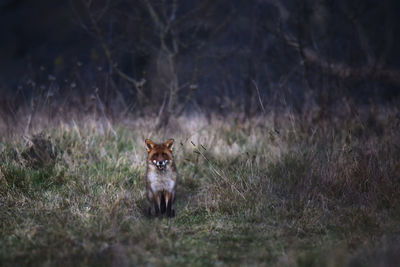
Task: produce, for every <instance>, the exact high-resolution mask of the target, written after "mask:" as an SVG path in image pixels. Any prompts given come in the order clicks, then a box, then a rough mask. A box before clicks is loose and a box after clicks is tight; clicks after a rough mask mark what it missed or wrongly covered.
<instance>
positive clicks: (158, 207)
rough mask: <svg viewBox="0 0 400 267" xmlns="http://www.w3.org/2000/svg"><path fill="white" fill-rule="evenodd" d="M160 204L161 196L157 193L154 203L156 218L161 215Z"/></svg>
mask: <svg viewBox="0 0 400 267" xmlns="http://www.w3.org/2000/svg"><path fill="white" fill-rule="evenodd" d="M160 202H161V199H160V194H159V193H157V194H156V196H155V201H154V210H155V213H156V216H158V215H159V214H160Z"/></svg>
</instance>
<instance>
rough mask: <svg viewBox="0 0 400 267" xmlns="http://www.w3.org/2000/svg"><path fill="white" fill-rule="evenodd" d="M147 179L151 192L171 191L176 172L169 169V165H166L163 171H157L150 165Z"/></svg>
mask: <svg viewBox="0 0 400 267" xmlns="http://www.w3.org/2000/svg"><path fill="white" fill-rule="evenodd" d="M147 179H148V180H149V183H150V187H151V190H152V191H153V192H158V191H164V190H165V191H168V192H173V191H174V189H175V184H176V173H174V172H173V171H172V170H171V168H170V166H167V168H166V169H165V170H164V171H159V170H157V169H156V168H155V166H151V167H150V168H149V172H148V174H147Z"/></svg>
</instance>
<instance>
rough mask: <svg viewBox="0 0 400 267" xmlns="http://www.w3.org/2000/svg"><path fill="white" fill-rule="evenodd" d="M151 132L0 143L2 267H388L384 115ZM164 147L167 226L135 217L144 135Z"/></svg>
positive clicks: (289, 117)
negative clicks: (171, 176)
mask: <svg viewBox="0 0 400 267" xmlns="http://www.w3.org/2000/svg"><path fill="white" fill-rule="evenodd" d="M273 122H274V123H273ZM33 126H35V125H34V124H33ZM153 127H154V118H148V119H135V120H131V121H129V120H126V121H123V122H120V123H114V124H112V126H111V125H109V124H107V123H102V122H101V121H97V120H94V119H85V120H81V121H77V122H75V121H72V120H71V121H68V120H67V121H65V122H64V123H58V124H54V126H40V125H37V126H35V127H33V128H34V129H33V130H32V134H31V135H29V136H28V137H22V135H15V136H14V137H2V139H1V143H0V153H1V154H0V224H1V229H0V262H1V265H3V266H18V265H31V266H39V265H41V266H54V265H57V266H103V265H114V266H129V265H135V264H140V265H142V264H148V265H177V266H180V265H191V266H192V265H193V266H207V265H243V264H244V265H264V266H344V265H349V266H395V265H396V264H398V263H399V262H400V134H399V130H400V112H399V111H398V110H397V109H394V108H391V109H384V108H381V109H379V110H378V111H377V110H374V111H370V110H367V111H365V112H362V111H359V112H358V113H357V114H356V115H354V114H353V115H351V116H350V115H344V116H341V117H339V116H337V117H334V118H330V119H320V120H314V121H313V120H312V119H311V117H310V118H309V117H307V116H295V115H293V114H291V113H284V114H281V115H280V116H279V117H277V118H274V119H273V118H270V117H257V118H252V119H247V120H239V119H234V118H219V117H211V118H209V119H206V118H205V117H203V116H200V115H198V116H187V117H182V118H180V119H178V120H176V121H172V122H171V124H170V128H169V129H168V130H167V131H166V132H163V133H162V134H161V133H157V132H155V130H154V128H153ZM170 137H171V138H175V140H176V145H175V151H174V153H175V158H176V161H177V167H178V170H179V172H180V180H179V182H178V191H177V200H176V217H175V218H172V219H168V218H148V217H146V213H145V209H146V205H147V202H146V199H145V194H144V193H145V190H144V181H143V175H144V170H145V159H146V149H145V145H144V139H145V138H152V139H153V140H155V141H165V140H166V139H167V138H170Z"/></svg>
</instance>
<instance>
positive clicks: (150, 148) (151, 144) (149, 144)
mask: <svg viewBox="0 0 400 267" xmlns="http://www.w3.org/2000/svg"><path fill="white" fill-rule="evenodd" d="M144 142H145V143H146V148H147V152H150V151H151V150H152V149H153V148H154V145H155V144H154V142H153V141H151V140H150V139H146V140H144Z"/></svg>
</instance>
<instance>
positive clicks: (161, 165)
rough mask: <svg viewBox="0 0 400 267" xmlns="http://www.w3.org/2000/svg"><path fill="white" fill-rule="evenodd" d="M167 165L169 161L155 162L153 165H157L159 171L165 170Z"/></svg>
mask: <svg viewBox="0 0 400 267" xmlns="http://www.w3.org/2000/svg"><path fill="white" fill-rule="evenodd" d="M167 163H168V160H161V161H158V160H153V164H154V165H156V167H157V168H158V169H159V170H163V169H165V166H167Z"/></svg>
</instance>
